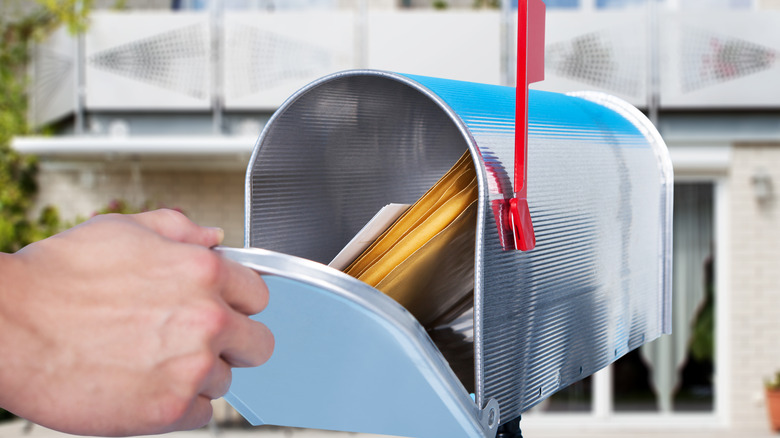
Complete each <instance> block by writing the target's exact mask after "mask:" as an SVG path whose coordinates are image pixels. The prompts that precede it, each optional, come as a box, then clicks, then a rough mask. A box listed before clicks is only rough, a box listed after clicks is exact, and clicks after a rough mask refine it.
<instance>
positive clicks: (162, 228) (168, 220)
mask: <svg viewBox="0 0 780 438" xmlns="http://www.w3.org/2000/svg"><path fill="white" fill-rule="evenodd" d="M129 217H130V218H131V219H132V220H134V221H135V222H136V223H138V224H140V225H143V226H145V227H147V228H149V229H151V230H153V231H156V232H157V233H158V234H160V235H162V236H164V237H167V238H168V239H171V240H175V241H177V242H182V243H191V244H194V245H201V246H205V247H207V248H210V247H212V246H216V245H219V244H220V243H222V240H223V239H224V238H225V232H224V231H223V230H222V229H221V228H216V227H201V226H199V225H197V224H196V223H195V222H192V221H191V220H189V219H188V218H187V216H185V215H184V214H182V213H180V212H178V211H176V210H170V209H160V210H154V211H148V212H145V213H138V214H133V215H129Z"/></svg>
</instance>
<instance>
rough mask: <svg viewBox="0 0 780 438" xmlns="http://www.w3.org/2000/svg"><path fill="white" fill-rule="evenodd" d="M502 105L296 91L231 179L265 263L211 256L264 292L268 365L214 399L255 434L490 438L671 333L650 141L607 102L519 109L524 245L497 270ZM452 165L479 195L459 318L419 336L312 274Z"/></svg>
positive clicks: (368, 86)
mask: <svg viewBox="0 0 780 438" xmlns="http://www.w3.org/2000/svg"><path fill="white" fill-rule="evenodd" d="M514 93H515V91H514V88H509V87H500V86H492V85H484V84H476V83H464V82H457V81H451V80H445V79H437V78H428V77H419V76H411V75H402V74H396V73H389V72H380V71H367V70H360V71H348V72H342V73H337V74H334V75H331V76H327V77H325V78H322V79H320V80H318V81H316V82H314V83H312V84H310V85H308V86H306V87H304V88H303V89H301V90H300V91H298V92H297V93H296V94H294V95H293V96H292V97H290V98H289V99H288V100H287V101H286V102H285V103H284V104H283V105H282V106H281V107H280V108H279V110H278V111H277V112H276V114H275V115H274V116H273V117H272V118H271V120H270V121H269V122H268V124H267V126H266V127H265V129H264V130H263V132H262V134H261V135H260V138H259V139H258V141H257V145H256V147H255V151H254V154H253V155H252V158H251V162H250V163H249V167H248V170H247V179H246V247H247V248H262V249H263V250H252V249H245V250H226V255H227V256H228V257H232V258H235V259H237V260H240V261H243V262H244V263H246V264H248V265H250V266H253V267H255V268H256V269H258V270H259V271H261V272H265V273H268V274H269V276H268V277H267V281H269V285H270V286H271V294H272V295H271V304H270V305H269V309H268V310H267V311H266V312H264V313H261V314H260V315H257V316H256V318H258V319H260V320H262V321H264V322H265V323H266V324H267V325H269V327H270V328H271V330H272V331H274V333H275V335H276V338H277V350H276V352H275V353H274V356H273V357H272V359H271V361H269V363H268V364H266V365H264V366H262V367H259V368H256V369H251V370H236V371H234V383H233V385H232V387H231V392H230V393H229V395H228V400H229V401H230V402H231V403H232V404H233V405H234V406H236V407H237V408H238V410H239V411H240V412H241V413H242V414H243V415H244V416H245V417H247V418H248V419H249V420H250V421H251V422H252V423H253V424H263V423H269V424H279V425H288V426H300V427H315V428H324V429H338V430H351V431H359V432H373V433H385V434H395V435H405V436H419V437H427V436H494V435H495V433H496V427H497V426H498V425H499V424H501V423H504V422H507V421H509V420H512V419H513V418H516V417H518V416H519V415H520V414H521V413H522V412H524V411H525V410H527V409H528V408H530V407H532V406H533V405H535V404H536V403H538V402H540V401H541V400H543V399H545V398H547V397H548V396H549V395H551V394H553V393H554V392H555V391H557V390H558V389H560V388H562V387H564V386H566V385H569V384H571V383H573V382H575V381H577V380H580V379H582V378H584V377H586V376H588V375H590V374H592V373H594V372H596V371H597V370H599V369H601V368H603V367H605V366H606V365H608V364H610V363H611V362H613V361H615V360H616V359H618V358H619V357H621V356H622V355H624V354H625V353H627V352H628V351H630V350H632V349H635V348H637V347H639V346H640V345H642V344H644V343H646V342H649V341H651V340H653V339H655V338H657V337H658V336H660V335H661V334H662V333H668V332H669V331H670V329H671V319H670V316H671V315H670V313H671V307H670V303H671V301H670V293H671V292H670V289H671V287H670V280H671V237H672V236H671V233H672V227H671V218H672V188H673V184H672V178H673V176H672V167H671V162H670V159H669V155H668V151H667V149H666V146H665V145H664V142H663V140H662V139H661V138H660V136H659V135H658V133H657V131H656V130H655V128H654V127H653V126H652V125H651V124H650V123H649V121H648V120H647V119H646V118H645V117H644V116H643V115H642V114H641V113H640V112H639V111H638V110H636V109H635V108H633V107H631V106H630V105H628V104H626V103H624V102H622V101H620V100H618V99H615V98H612V97H609V96H606V95H603V94H597V93H581V94H573V95H562V94H556V93H548V92H537V91H531V92H530V95H529V110H528V111H529V137H528V201H529V205H530V211H531V215H532V218H533V222H534V229H535V233H536V240H537V245H536V248H535V249H533V250H531V251H528V252H520V251H514V250H509V251H508V250H505V249H504V247H503V246H502V243H501V239H503V238H504V236H502V235H501V232H500V231H499V230H500V229H501V226H500V224H497V223H496V220H497V217H499V216H497V215H496V211H497V206H498V205H500V204H501V203H502V202H503V201H504V200H505V199H506V198H507V197H510V196H511V195H512V184H511V175H512V174H513V164H512V163H513V162H514V98H515V94H514ZM465 150H469V151H470V152H471V155H472V158H473V161H474V165H475V167H476V170H477V179H478V183H479V199H478V213H477V224H476V227H477V233H476V241H475V254H474V301H473V309H471V312H469V313H467V314H466V315H464V316H463V317H461V318H459V319H457V320H456V321H454V322H453V323H450V324H448V325H447V326H445V327H438V328H429V329H430V330H427V331H426V330H425V329H423V328H422V327H421V326H420V325H419V324H418V323H417V322H416V321H415V320H414V318H412V317H411V316H410V315H409V314H408V313H406V312H405V311H404V310H403V309H402V308H400V306H398V305H396V304H395V303H394V302H393V301H392V300H390V299H389V298H387V297H386V296H383V295H382V294H381V293H380V292H378V291H376V290H375V289H373V288H371V287H369V286H367V285H365V284H363V283H361V282H359V281H357V280H354V279H352V278H351V277H348V276H346V275H344V274H342V273H340V272H337V271H335V270H333V269H330V268H327V267H325V266H322V265H320V264H318V263H313V262H319V263H327V262H328V261H330V260H331V259H332V258H333V257H334V256H335V255H336V254H337V253H338V251H339V250H340V249H341V248H342V247H343V246H344V245H345V244H346V243H347V242H348V241H349V240H350V239H351V237H352V236H353V235H354V234H355V233H356V232H357V231H358V230H359V229H360V228H361V227H362V226H363V225H364V224H365V223H366V221H368V220H369V219H370V218H371V217H372V216H373V215H374V213H376V211H377V210H378V209H379V208H381V207H382V206H384V205H386V204H388V203H390V202H405V203H411V202H414V200H416V199H417V198H418V197H419V196H420V195H422V194H423V193H424V192H425V191H426V190H427V189H428V188H429V187H430V186H431V185H432V184H433V183H435V182H436V181H437V180H438V179H439V178H440V177H441V176H442V174H443V173H444V172H445V171H447V170H448V169H449V167H450V166H451V165H452V164H453V163H454V162H455V161H456V160H457V159H458V157H459V156H460V155H461V154H462V153H463V151H465ZM421 293H424V291H421ZM334 303H338V305H335V304H334ZM331 304H334V306H335V307H338V308H331V307H333V306H331ZM329 312H330V313H329ZM353 312H356V313H355V314H353ZM357 313H360V317H359V318H357V316H356V315H357ZM353 317H355V318H354V319H355V320H354V321H353ZM358 319H359V321H358ZM347 321H349V326H344V325H345V324H347ZM432 338H433V339H435V340H436V345H434V344H433V343H432V341H431V339H432ZM470 393H473V396H470Z"/></svg>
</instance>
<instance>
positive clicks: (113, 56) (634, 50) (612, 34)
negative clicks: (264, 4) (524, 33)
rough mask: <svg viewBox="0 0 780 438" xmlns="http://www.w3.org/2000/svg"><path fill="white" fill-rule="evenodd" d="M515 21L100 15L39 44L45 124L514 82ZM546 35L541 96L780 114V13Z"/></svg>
mask: <svg viewBox="0 0 780 438" xmlns="http://www.w3.org/2000/svg"><path fill="white" fill-rule="evenodd" d="M650 12H652V14H657V16H655V17H653V16H652V14H651V13H650ZM513 18H514V17H508V19H507V20H503V19H502V13H501V12H500V11H498V10H489V11H484V10H482V11H480V10H467V9H465V10H464V9H461V10H449V11H433V10H398V9H384V10H378V9H377V10H361V9H356V10H344V9H342V10H332V11H328V10H318V11H277V12H265V11H260V10H253V11H246V12H239V11H221V12H217V13H215V12H214V11H210V12H209V11H205V12H204V11H201V12H172V11H145V12H138V11H135V12H124V13H122V12H99V13H95V14H94V15H93V17H92V22H91V26H90V28H89V30H88V32H87V33H86V35H84V36H82V37H80V38H78V39H74V38H72V37H69V36H68V35H67V34H66V33H65V32H57V33H55V34H54V35H52V37H51V38H49V39H48V40H47V41H45V42H43V43H42V44H40V45H39V46H38V47H37V48H36V50H35V52H34V54H33V59H34V62H33V64H32V67H31V69H30V73H31V78H32V81H31V83H32V90H31V91H32V93H31V96H32V99H31V116H32V120H33V122H35V123H38V124H40V123H45V122H48V121H51V120H55V119H57V118H59V117H62V116H63V115H66V114H68V113H71V112H73V111H76V112H79V111H82V112H83V111H99V110H120V111H133V110H156V111H182V110H186V111H191V110H201V111H231V110H262V111H268V110H273V109H274V108H276V107H277V106H278V105H279V104H280V103H281V102H282V101H283V100H284V99H285V98H286V97H288V96H289V95H290V94H291V93H293V92H294V91H295V90H296V89H298V88H299V87H301V86H303V85H305V84H306V83H308V82H310V81H312V80H314V79H316V78H318V77H320V76H323V75H325V74H327V73H331V72H334V71H339V70H345V69H351V68H377V69H386V70H393V71H400V72H405V73H414V74H421V75H430V76H439V77H447V78H453V79H462V80H468V81H476V82H484V83H501V82H506V83H509V84H511V82H512V78H513V77H514V56H513V52H514V45H513V44H512V41H513V39H514V37H513V35H514V20H513ZM546 28H547V36H546V39H547V48H546V56H547V62H546V80H545V81H544V82H542V83H540V84H538V85H535V88H540V89H547V90H553V91H559V92H566V91H576V90H583V89H595V90H600V91H604V92H607V93H610V94H615V95H617V96H619V97H621V98H624V99H626V100H628V101H629V102H631V103H632V104H634V105H636V106H639V107H647V104H648V102H650V101H651V99H653V98H655V99H656V101H657V102H659V104H660V107H661V109H664V108H700V107H714V108H757V107H759V108H765V107H771V108H780V80H778V79H780V11H771V10H767V11H758V10H745V11H712V12H708V13H702V12H701V11H697V12H695V14H694V13H693V12H691V11H685V10H681V11H670V10H661V11H655V12H653V11H650V10H649V9H646V8H633V9H627V10H619V11H598V10H579V11H567V10H557V9H553V10H550V11H548V16H547V25H546ZM654 75H655V76H654ZM654 78H655V79H654Z"/></svg>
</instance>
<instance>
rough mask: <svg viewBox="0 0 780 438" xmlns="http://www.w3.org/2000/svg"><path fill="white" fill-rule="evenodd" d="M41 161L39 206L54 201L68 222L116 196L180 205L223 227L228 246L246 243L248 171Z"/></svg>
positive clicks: (197, 219) (196, 218) (194, 215)
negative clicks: (245, 187)
mask: <svg viewBox="0 0 780 438" xmlns="http://www.w3.org/2000/svg"><path fill="white" fill-rule="evenodd" d="M80 167H81V168H77V167H75V166H70V168H67V167H64V166H62V165H59V166H57V167H54V166H45V165H44V166H43V167H42V169H41V172H40V174H39V185H40V189H39V194H38V199H37V201H36V202H37V205H38V206H39V207H40V206H43V205H54V206H56V207H57V208H58V209H59V211H60V214H61V216H62V217H63V218H64V219H65V220H67V221H75V220H76V218H77V217H79V216H81V217H82V218H88V217H90V216H91V215H92V214H93V212H95V211H96V210H98V209H100V208H102V207H103V206H105V205H107V204H108V203H109V202H111V201H112V200H114V199H123V200H125V201H128V202H129V203H130V205H135V206H141V205H144V204H145V203H148V204H149V205H150V206H151V207H153V208H156V207H158V206H165V207H171V208H173V207H178V208H181V209H182V210H183V211H184V213H185V214H187V216H189V217H190V218H191V219H192V220H194V221H195V222H196V223H198V224H201V225H208V226H219V227H222V228H223V229H224V230H225V245H229V246H237V247H240V246H243V241H244V238H243V233H244V170H243V169H240V170H235V171H233V170H230V171H227V170H226V171H205V170H150V169H146V170H145V169H143V168H135V170H134V169H133V168H132V167H131V166H126V165H125V166H117V167H111V166H105V165H97V166H90V165H84V166H80Z"/></svg>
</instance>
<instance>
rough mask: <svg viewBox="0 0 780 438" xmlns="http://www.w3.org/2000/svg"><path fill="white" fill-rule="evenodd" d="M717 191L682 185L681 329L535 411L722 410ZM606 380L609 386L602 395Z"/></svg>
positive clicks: (678, 216)
mask: <svg viewBox="0 0 780 438" xmlns="http://www.w3.org/2000/svg"><path fill="white" fill-rule="evenodd" d="M714 193H715V185H714V184H713V183H710V182H704V183H678V184H675V188H674V231H673V232H674V244H673V277H672V278H673V279H672V283H673V286H672V295H673V306H672V317H673V321H674V322H673V334H672V335H665V336H662V337H661V338H659V339H657V340H655V341H653V342H651V343H649V344H646V345H645V346H643V347H641V348H640V349H638V350H635V351H632V352H630V353H628V354H627V355H625V356H624V357H622V358H620V359H619V360H618V361H617V362H615V363H614V364H612V365H611V366H610V367H609V369H608V370H606V371H605V372H601V373H600V374H601V375H600V376H592V377H588V378H587V379H585V380H582V381H580V382H577V383H575V384H573V385H571V386H569V387H567V388H564V389H563V390H561V391H559V392H558V393H556V394H554V395H553V396H552V397H550V398H549V399H548V400H546V401H545V402H543V403H542V404H540V405H539V406H538V407H536V408H535V409H534V411H533V412H544V413H577V412H579V413H597V411H599V412H598V414H599V415H604V414H605V412H603V410H604V409H606V410H607V411H608V412H606V414H614V415H618V414H622V413H641V412H645V413H653V412H654V413H662V414H669V413H675V414H677V413H688V412H697V413H712V412H713V411H714V409H715V397H716V396H715V392H714V381H713V380H714V370H715V357H714V350H715V342H714V339H715V336H714V334H715V319H714V317H715V305H716V284H715V276H714V275H713V274H714V272H713V271H714V269H713V268H714V261H715V260H714V256H715V249H714V248H715V227H714V223H715V209H714V207H715V205H714V204H715V200H714V199H715V196H714ZM598 377H600V378H598ZM599 381H600V382H599ZM603 385H607V386H608V387H607V388H606V391H603V390H602V391H601V394H603V395H604V396H602V399H601V400H598V401H597V400H596V399H597V398H598V396H597V395H596V394H598V393H599V392H600V390H599V387H601V388H602V389H604V386H603ZM605 397H606V398H607V400H603V398H605ZM605 406H606V408H604V407H605Z"/></svg>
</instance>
